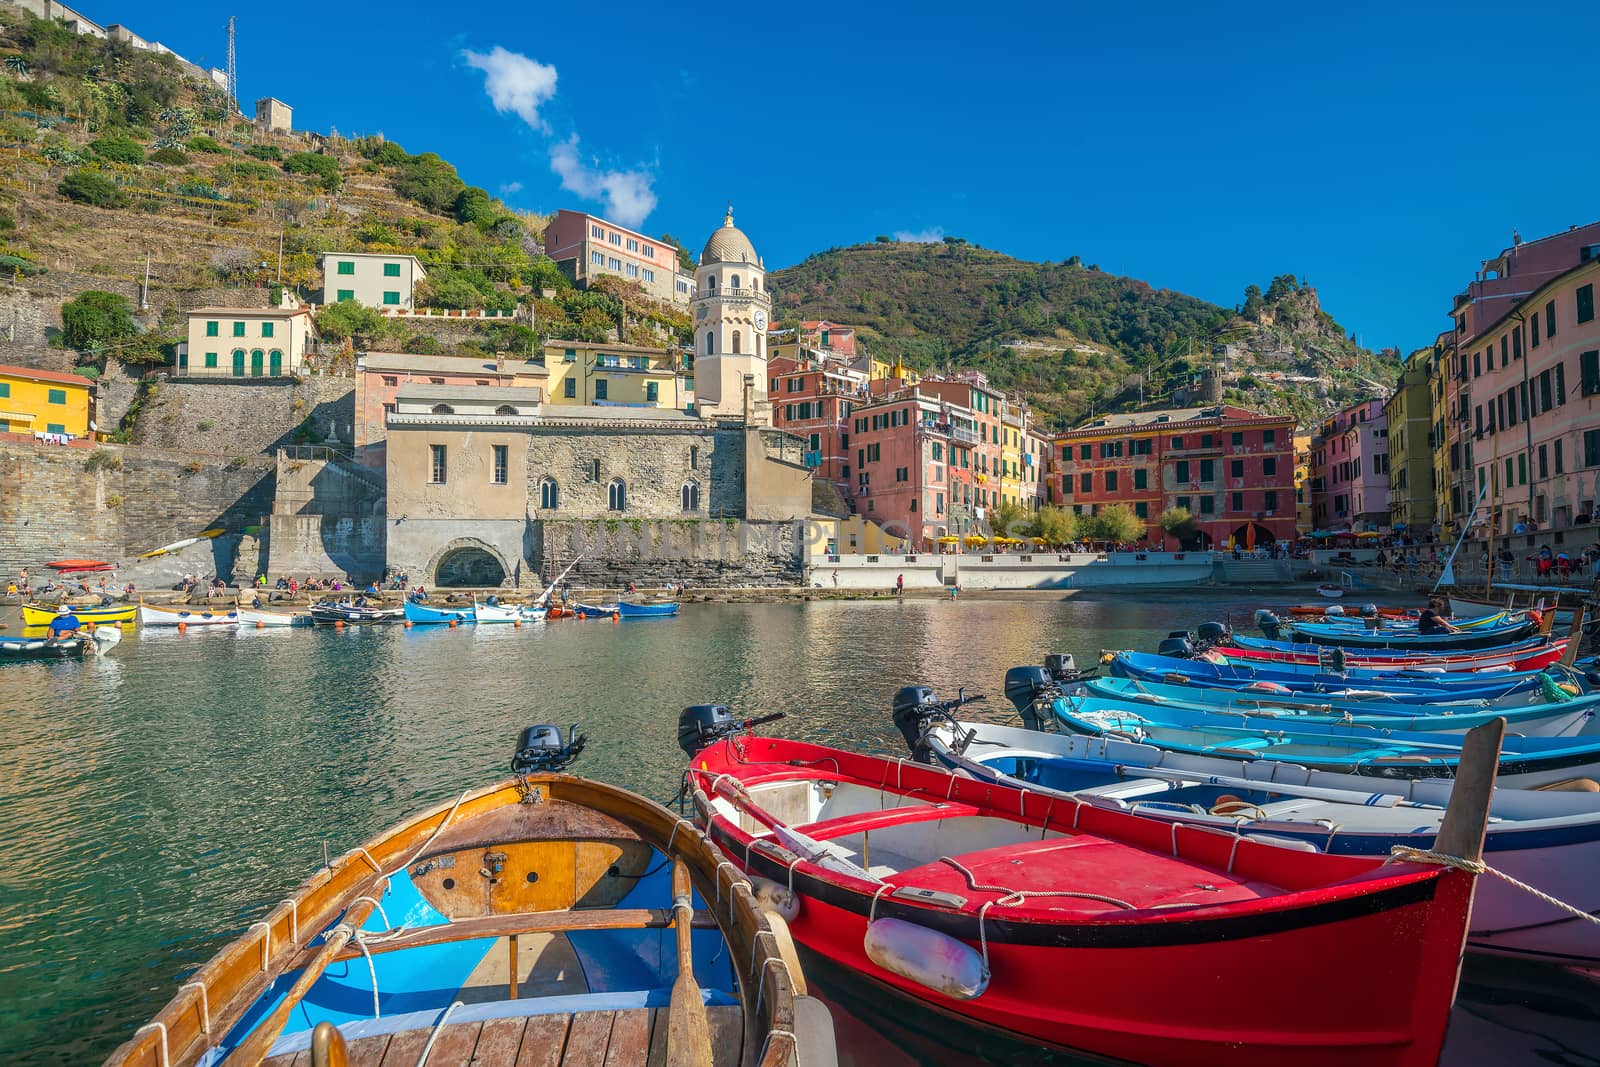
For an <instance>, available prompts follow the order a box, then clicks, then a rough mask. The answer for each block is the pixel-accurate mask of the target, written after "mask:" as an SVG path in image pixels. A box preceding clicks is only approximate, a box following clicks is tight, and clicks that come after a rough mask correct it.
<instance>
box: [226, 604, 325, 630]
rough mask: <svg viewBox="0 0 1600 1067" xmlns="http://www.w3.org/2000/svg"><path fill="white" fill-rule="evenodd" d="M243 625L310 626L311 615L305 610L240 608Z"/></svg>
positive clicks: (241, 623) (240, 620) (240, 621)
mask: <svg viewBox="0 0 1600 1067" xmlns="http://www.w3.org/2000/svg"><path fill="white" fill-rule="evenodd" d="M239 624H240V625H241V626H310V625H311V616H310V615H307V614H305V613H303V612H298V611H296V612H289V611H262V610H260V609H259V608H246V607H240V608H239Z"/></svg>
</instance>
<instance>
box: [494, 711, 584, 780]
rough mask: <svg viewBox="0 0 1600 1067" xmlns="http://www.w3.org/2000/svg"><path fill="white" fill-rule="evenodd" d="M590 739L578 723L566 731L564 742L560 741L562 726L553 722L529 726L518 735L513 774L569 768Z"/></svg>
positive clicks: (513, 757)
mask: <svg viewBox="0 0 1600 1067" xmlns="http://www.w3.org/2000/svg"><path fill="white" fill-rule="evenodd" d="M588 742H589V735H588V734H580V733H579V732H578V724H577V723H573V724H572V727H571V728H570V729H569V730H568V731H567V739H566V740H565V741H562V740H561V728H560V727H559V726H556V725H554V724H551V723H543V724H541V725H539V726H530V727H528V728H527V729H526V730H523V731H522V736H520V737H518V738H517V750H516V751H515V752H514V753H512V755H511V773H512V774H532V773H534V772H535V771H562V770H566V769H567V768H568V767H570V766H572V764H573V763H574V762H576V761H577V759H578V756H579V755H580V754H581V753H582V752H583V746H584V745H586V744H588Z"/></svg>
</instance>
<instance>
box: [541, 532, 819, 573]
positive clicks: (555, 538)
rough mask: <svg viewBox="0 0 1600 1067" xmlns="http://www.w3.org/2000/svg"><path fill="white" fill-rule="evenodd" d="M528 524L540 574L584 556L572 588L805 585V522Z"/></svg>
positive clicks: (557, 571) (577, 567) (554, 571)
mask: <svg viewBox="0 0 1600 1067" xmlns="http://www.w3.org/2000/svg"><path fill="white" fill-rule="evenodd" d="M532 527H533V530H532V538H531V539H532V542H533V545H532V547H533V554H532V559H531V562H532V563H533V565H534V567H535V568H536V569H537V572H538V573H539V574H540V576H541V577H545V578H549V577H552V576H554V575H556V574H558V573H560V572H561V570H562V569H563V568H565V567H566V566H567V565H568V564H569V563H571V562H572V561H573V560H574V559H577V558H578V557H579V556H582V557H583V558H582V559H581V560H579V561H578V563H577V565H576V566H575V567H573V569H572V573H571V574H570V575H569V576H568V578H567V580H568V581H569V582H571V583H572V584H573V585H574V586H577V585H584V586H597V587H602V588H617V587H620V586H622V585H624V584H625V583H627V582H630V581H631V582H635V583H637V584H638V585H641V586H661V585H670V584H674V583H677V582H684V583H686V584H688V585H689V586H691V587H693V588H704V587H716V588H736V587H755V588H759V587H769V586H795V585H803V584H804V576H805V568H804V567H803V565H802V551H801V549H802V546H803V540H804V536H805V530H804V527H805V524H804V523H800V522H744V521H740V520H732V519H730V520H725V521H719V520H661V521H650V520H627V519H622V520H582V519H580V520H574V521H553V520H545V521H542V522H535V523H533V524H532Z"/></svg>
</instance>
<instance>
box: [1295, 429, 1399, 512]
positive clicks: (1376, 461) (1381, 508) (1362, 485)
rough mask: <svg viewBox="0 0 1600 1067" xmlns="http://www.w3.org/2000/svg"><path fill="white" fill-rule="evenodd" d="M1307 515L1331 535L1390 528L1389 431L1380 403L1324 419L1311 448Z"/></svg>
mask: <svg viewBox="0 0 1600 1067" xmlns="http://www.w3.org/2000/svg"><path fill="white" fill-rule="evenodd" d="M1311 486H1312V492H1311V510H1312V521H1313V522H1314V523H1315V524H1316V528H1317V529H1318V530H1322V531H1328V532H1332V533H1357V532H1361V531H1381V530H1386V529H1388V527H1389V430H1388V422H1387V421H1386V420H1385V419H1384V414H1383V401H1382V400H1380V399H1371V400H1361V401H1357V402H1356V403H1354V404H1351V405H1350V406H1348V407H1346V408H1344V409H1342V410H1340V411H1337V412H1335V413H1334V414H1332V415H1330V416H1328V417H1327V418H1326V419H1324V420H1323V422H1322V429H1321V432H1320V433H1319V434H1318V435H1317V438H1316V440H1315V441H1313V442H1312V446H1311Z"/></svg>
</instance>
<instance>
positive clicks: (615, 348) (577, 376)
mask: <svg viewBox="0 0 1600 1067" xmlns="http://www.w3.org/2000/svg"><path fill="white" fill-rule="evenodd" d="M544 365H545V370H547V371H548V372H549V374H550V382H549V391H548V392H547V393H546V395H545V402H546V403H549V404H594V405H599V406H602V407H604V406H609V405H614V406H621V407H649V408H673V409H681V408H683V407H684V405H685V403H686V401H685V400H684V398H682V397H681V396H680V395H679V388H678V383H679V373H678V365H677V357H676V355H675V354H674V353H673V352H672V351H670V350H669V349H665V348H645V347H642V346H640V345H618V344H596V343H593V342H590V341H558V340H549V341H546V342H545V343H544Z"/></svg>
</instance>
